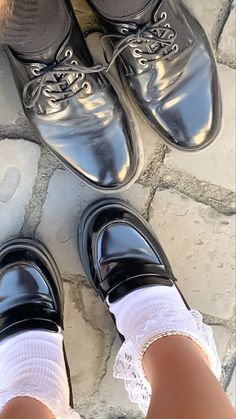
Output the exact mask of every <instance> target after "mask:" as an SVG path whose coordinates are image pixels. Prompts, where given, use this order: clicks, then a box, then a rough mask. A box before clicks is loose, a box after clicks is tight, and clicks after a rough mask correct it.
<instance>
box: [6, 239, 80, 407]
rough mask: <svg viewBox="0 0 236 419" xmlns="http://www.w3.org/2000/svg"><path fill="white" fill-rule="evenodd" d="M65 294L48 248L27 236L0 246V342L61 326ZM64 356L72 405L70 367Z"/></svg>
mask: <svg viewBox="0 0 236 419" xmlns="http://www.w3.org/2000/svg"><path fill="white" fill-rule="evenodd" d="M63 309H64V294H63V286H62V280H61V277H60V274H59V271H58V269H57V266H56V263H55V261H54V259H53V258H52V256H51V255H50V253H49V252H48V250H47V249H46V248H45V247H44V246H43V245H42V244H41V243H39V242H36V241H33V240H30V239H13V240H10V241H8V242H6V243H3V244H2V245H0V342H1V341H2V340H3V339H5V338H7V337H9V336H12V335H14V334H16V333H20V332H26V331H30V330H36V329H40V330H45V331H48V332H52V333H53V332H58V331H59V330H60V329H62V328H63ZM64 358H65V365H66V370H67V377H68V383H69V387H70V405H71V406H73V397H72V387H71V380H70V372H69V366H68V362H67V358H66V353H65V348H64Z"/></svg>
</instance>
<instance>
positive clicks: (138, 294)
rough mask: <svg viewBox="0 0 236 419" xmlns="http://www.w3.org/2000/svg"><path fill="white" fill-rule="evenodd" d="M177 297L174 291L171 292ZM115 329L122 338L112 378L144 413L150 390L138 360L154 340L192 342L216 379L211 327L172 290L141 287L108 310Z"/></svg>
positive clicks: (217, 370) (218, 371)
mask: <svg viewBox="0 0 236 419" xmlns="http://www.w3.org/2000/svg"><path fill="white" fill-rule="evenodd" d="M175 291H176V292H177V294H178V291H177V290H176V289H175ZM109 309H110V311H111V313H113V314H114V315H115V318H116V322H117V328H118V330H119V332H120V333H121V334H122V335H123V336H124V337H125V342H124V343H123V345H122V346H121V348H120V351H119V353H118V355H117V358H116V361H115V365H114V377H115V378H120V379H123V380H124V382H125V387H126V390H127V391H128V394H129V398H130V400H131V401H132V402H134V403H137V404H138V405H139V407H140V409H141V410H142V411H143V412H144V414H147V411H148V408H149V405H150V395H151V387H150V385H149V383H148V381H147V379H146V377H145V374H144V371H143V366H142V358H143V355H144V353H145V351H146V349H147V348H148V347H149V346H150V345H151V344H152V343H153V342H154V341H156V340H158V339H161V338H163V337H165V336H169V335H183V336H186V337H188V338H190V339H192V340H193V341H194V342H195V343H196V344H197V345H199V347H200V348H201V349H202V350H203V351H204V353H205V354H206V356H207V358H208V360H209V363H210V366H211V369H212V371H213V373H214V374H215V375H216V377H217V378H218V379H219V378H220V375H221V365H220V360H219V357H218V354H217V349H216V346H215V342H214V338H213V333H212V329H211V327H209V326H207V325H205V324H204V323H203V320H202V316H201V314H200V313H199V312H197V311H194V310H188V309H187V308H186V306H185V305H184V303H183V301H182V299H181V302H180V301H179V300H178V299H177V298H176V299H175V295H174V293H173V288H169V287H160V286H156V287H150V288H143V289H140V290H138V291H134V292H133V293H131V294H129V295H127V296H126V297H124V298H123V299H122V300H120V301H118V302H117V303H115V304H112V305H111V306H110V307H109Z"/></svg>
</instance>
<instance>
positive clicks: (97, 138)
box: [6, 11, 142, 192]
mask: <svg viewBox="0 0 236 419" xmlns="http://www.w3.org/2000/svg"><path fill="white" fill-rule="evenodd" d="M71 14H72V17H71V22H72V23H71V30H70V33H69V34H68V37H67V38H66V39H65V41H64V42H63V44H62V45H60V46H58V49H57V53H56V55H55V48H54V49H53V51H52V50H48V51H45V53H44V54H43V55H42V56H40V57H38V56H37V58H36V57H35V58H34V57H33V56H32V60H31V61H30V62H25V61H23V59H22V57H20V56H19V55H17V54H16V53H15V52H14V51H12V50H11V49H10V48H8V47H6V52H7V55H8V58H9V60H10V64H11V68H12V72H13V76H14V78H15V81H16V86H17V89H18V92H19V96H20V99H21V101H22V105H23V108H24V111H25V114H26V116H27V118H28V120H29V122H30V123H31V124H32V125H33V127H34V128H35V130H36V133H37V135H38V137H39V138H40V139H41V140H42V142H43V143H44V144H45V145H46V146H48V147H49V148H50V149H51V151H52V152H53V153H55V154H56V155H57V156H58V157H59V158H60V159H61V160H62V162H64V163H65V164H66V165H67V166H68V167H69V168H70V169H72V170H73V171H74V172H76V174H78V175H79V176H80V177H81V178H82V179H83V180H85V181H86V182H87V183H89V184H90V185H91V186H93V187H95V188H97V189H101V190H102V191H104V192H106V191H113V192H115V191H116V190H117V191H120V190H121V189H126V188H128V187H129V186H130V185H131V183H133V182H134V181H135V180H136V179H137V177H138V175H139V174H140V171H141V169H142V148H141V142H140V140H139V134H138V131H137V128H136V124H135V122H134V118H133V115H132V113H131V111H130V110H129V109H128V108H127V105H126V104H125V101H124V99H123V98H122V97H118V93H117V92H116V91H115V90H114V88H113V87H112V86H111V84H110V82H108V79H107V78H106V76H105V75H104V67H103V66H101V65H98V66H95V65H93V61H92V58H91V55H90V52H89V50H88V48H87V45H86V43H85V41H84V38H83V35H82V32H81V30H80V28H79V26H78V24H77V21H76V18H75V17H74V14H73V12H72V11H71Z"/></svg>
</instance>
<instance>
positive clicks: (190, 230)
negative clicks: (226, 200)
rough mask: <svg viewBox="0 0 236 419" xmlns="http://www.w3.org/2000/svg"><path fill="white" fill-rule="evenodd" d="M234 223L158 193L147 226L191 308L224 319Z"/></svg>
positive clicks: (230, 307) (229, 301) (230, 295)
mask: <svg viewBox="0 0 236 419" xmlns="http://www.w3.org/2000/svg"><path fill="white" fill-rule="evenodd" d="M234 222H235V220H234V218H233V217H228V216H220V215H219V214H218V213H217V212H216V211H214V210H212V209H211V208H209V207H206V206H204V205H202V204H199V203H196V202H195V201H193V200H191V199H189V198H186V197H185V196H184V195H181V194H177V193H176V192H174V191H167V190H163V191H157V192H156V195H155V197H154V200H153V202H152V206H151V218H150V224H151V226H152V227H153V229H154V231H155V232H156V233H157V235H158V237H159V239H160V241H161V243H162V244H163V246H164V249H165V250H166V252H167V255H168V257H169V258H170V262H171V265H172V267H173V270H174V273H175V275H176V277H177V278H178V279H179V285H180V288H181V289H182V290H183V293H184V295H185V296H186V298H187V300H188V301H189V303H190V305H191V306H192V307H193V308H195V309H198V310H201V311H203V312H204V313H208V314H211V315H214V316H218V317H221V318H223V319H229V318H230V317H231V316H232V315H233V313H234V307H235V298H234V292H232V290H233V289H234V286H235V272H234V270H235V266H234Z"/></svg>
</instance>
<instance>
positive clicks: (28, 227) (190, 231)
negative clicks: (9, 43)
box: [0, 0, 236, 419]
mask: <svg viewBox="0 0 236 419" xmlns="http://www.w3.org/2000/svg"><path fill="white" fill-rule="evenodd" d="M185 2H186V4H187V5H188V6H190V7H191V8H192V9H193V10H194V13H195V14H196V16H197V17H198V18H199V20H200V22H201V23H202V25H203V26H204V27H205V29H206V31H207V33H208V35H209V37H210V40H211V42H212V46H213V48H214V50H215V54H216V58H217V61H218V64H219V65H218V69H219V77H220V81H221V86H222V93H223V104H224V126H223V129H222V131H221V134H220V135H219V138H218V139H217V141H216V142H215V144H214V145H212V146H211V147H210V148H209V149H208V150H206V151H202V152H199V153H194V154H185V153H181V152H178V151H173V150H171V151H170V150H168V148H167V147H165V146H164V145H163V143H162V142H161V140H160V139H159V138H158V137H157V136H156V135H155V134H154V133H153V132H152V131H151V130H150V129H149V127H148V126H147V125H146V123H145V122H144V121H142V120H140V118H138V119H139V125H140V130H141V134H142V138H143V143H144V149H145V166H144V171H143V173H142V175H141V177H140V179H139V181H138V182H137V184H135V185H134V186H133V187H132V188H131V189H130V190H129V191H127V192H125V193H123V194H122V196H123V197H124V199H127V200H128V201H129V202H131V203H132V204H133V205H134V206H135V207H136V208H138V209H139V210H140V211H141V212H142V213H143V214H144V216H145V217H146V219H147V220H148V221H150V224H151V225H152V227H153V229H154V230H155V232H156V233H157V234H158V236H159V238H160V240H161V242H162V244H163V246H164V248H165V249H166V252H167V254H168V256H169V258H170V261H171V263H172V266H173V269H174V272H175V274H176V276H177V277H178V278H179V285H180V287H181V289H182V290H183V292H184V294H185V295H186V297H187V299H188V301H189V303H190V305H191V306H192V307H194V308H196V309H199V310H200V311H201V312H202V313H203V315H204V318H205V321H206V322H207V323H208V324H210V325H212V327H213V329H214V334H215V339H216V343H217V347H218V350H219V354H220V357H221V360H222V363H223V373H222V383H223V385H224V387H225V389H227V392H228V394H229V397H230V398H231V400H232V401H234V397H235V379H236V376H235V365H236V353H235V334H234V330H235V322H234V311H235V294H234V286H235V272H234V269H235V260H234V257H235V255H234V251H235V242H234V233H235V193H234V190H235V176H234V173H235V101H234V99H235V66H236V64H235V55H234V51H235V23H234V22H235V10H234V7H235V3H234V2H233V1H232V0H214V1H209V0H202V1H201V2H199V1H196V0H185ZM74 6H75V9H76V11H77V12H78V17H79V19H80V21H81V23H82V25H83V27H84V28H85V29H87V28H89V27H91V26H94V24H96V22H95V19H94V17H93V15H92V14H91V12H90V11H89V9H88V7H87V6H86V5H85V3H84V2H83V1H81V0H74ZM13 86H14V83H13V80H12V77H11V75H10V71H9V67H8V64H7V62H6V58H5V56H4V53H3V52H1V51H0V240H1V241H3V240H5V239H7V238H9V237H12V236H16V235H23V236H25V237H37V238H39V239H41V240H43V241H44V242H46V243H47V246H48V247H49V249H50V250H51V251H52V253H53V254H54V257H55V259H56V261H57V263H58V265H59V268H60V271H61V274H62V276H63V279H64V285H65V294H66V309H65V315H66V321H65V323H66V330H65V340H66V346H67V351H68V355H69V361H70V366H71V373H72V381H73V387H74V398H75V406H76V409H78V410H79V411H80V412H81V414H82V417H84V418H95V417H96V418H97V419H100V418H101V419H105V418H106V419H118V418H119V419H122V418H126V417H127V418H129V419H134V418H135V419H139V418H142V417H143V416H142V415H141V413H140V412H139V411H138V410H137V408H136V406H135V405H132V404H131V403H130V402H129V401H128V398H127V396H126V393H125V390H124V388H123V383H122V382H119V381H115V380H114V379H113V378H112V366H113V362H114V358H115V356H116V352H117V350H118V348H119V345H120V342H119V339H118V338H117V336H116V333H115V330H114V327H113V324H112V321H111V319H110V317H109V315H108V313H107V310H106V309H105V307H104V306H103V304H102V303H101V302H100V300H99V299H98V298H97V297H96V295H95V293H94V292H93V290H92V289H91V288H90V286H89V284H88V282H87V280H86V278H85V276H84V274H83V270H82V268H81V264H80V262H79V259H78V254H77V248H76V229H77V225H78V223H79V219H80V215H81V212H82V210H83V208H84V207H85V206H86V205H87V204H88V202H90V201H92V200H94V199H95V198H96V197H99V196H101V195H100V194H98V193H96V192H94V190H92V189H91V188H89V187H87V186H86V185H85V184H84V183H83V182H82V181H80V180H79V179H78V178H77V177H76V176H75V175H74V174H72V173H70V172H69V171H68V170H66V169H65V168H64V167H63V166H62V164H61V163H60V162H59V161H58V160H57V159H56V158H55V157H54V156H53V155H51V154H50V152H49V151H47V150H46V149H44V148H42V147H40V146H39V144H38V142H37V139H36V138H35V136H34V134H33V133H32V132H31V129H30V127H29V126H28V124H27V122H26V120H25V118H24V116H23V112H22V109H21V107H20V104H19V100H18V98H17V94H16V91H15V88H14V87H13Z"/></svg>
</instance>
